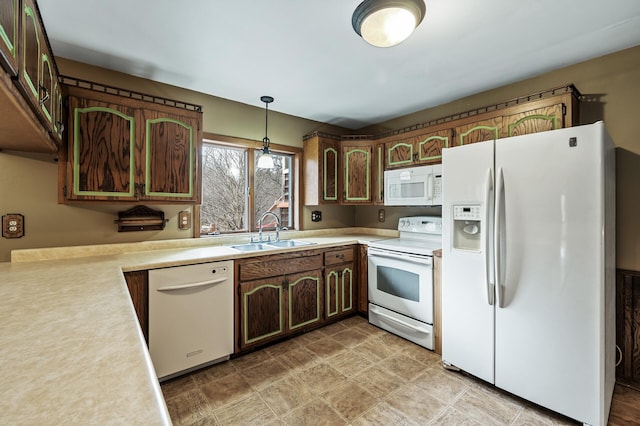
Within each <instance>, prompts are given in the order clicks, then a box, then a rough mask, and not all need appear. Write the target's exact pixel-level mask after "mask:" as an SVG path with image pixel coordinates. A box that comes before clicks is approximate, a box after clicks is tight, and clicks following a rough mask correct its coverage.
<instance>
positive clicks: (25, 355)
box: [0, 228, 397, 425]
mask: <svg viewBox="0 0 640 426" xmlns="http://www.w3.org/2000/svg"><path fill="white" fill-rule="evenodd" d="M396 235H397V234H396V231H388V230H376V229H370V230H368V229H361V228H347V229H337V230H323V231H301V232H295V231H291V232H288V233H286V234H285V235H283V239H285V238H296V239H303V240H308V241H312V242H314V243H316V245H313V246H304V247H301V248H297V249H295V248H294V249H274V250H268V251H264V252H252V253H240V252H238V251H237V250H234V249H231V248H229V247H224V246H220V245H219V244H229V243H231V242H234V239H230V238H228V237H212V238H204V239H189V240H173V241H159V242H146V243H127V244H112V245H96V246H83V247H65V248H52V249H29V250H18V251H14V252H13V253H12V262H11V263H0V360H1V362H0V377H2V384H3V385H2V387H1V390H0V392H1V394H0V413H2V414H1V415H0V417H1V418H2V420H3V423H7V424H70V423H72V424H113V423H117V424H145V425H154V424H171V420H170V418H169V415H168V412H167V408H166V405H165V403H164V399H163V396H162V392H161V390H160V386H159V384H158V381H157V379H156V375H155V371H154V369H153V365H152V363H151V359H150V357H149V352H148V350H147V346H146V344H145V341H144V338H143V336H142V332H141V330H140V327H139V324H138V320H137V317H136V314H135V311H134V309H133V304H132V303H131V299H130V297H129V292H128V290H127V286H126V282H125V280H124V276H123V274H122V272H123V271H133V270H144V269H153V268H159V267H167V266H178V265H186V264H193V263H203V262H209V261H217V260H226V259H235V258H242V257H252V256H256V255H261V254H265V255H266V254H275V253H281V252H283V251H291V250H303V249H309V248H323V247H332V246H335V245H344V244H354V243H367V242H368V241H372V240H375V239H381V238H387V237H394V236H396ZM238 238H241V239H242V242H245V240H246V239H247V236H246V235H245V236H244V237H235V241H238Z"/></svg>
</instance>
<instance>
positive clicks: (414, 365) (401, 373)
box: [378, 353, 428, 381]
mask: <svg viewBox="0 0 640 426" xmlns="http://www.w3.org/2000/svg"><path fill="white" fill-rule="evenodd" d="M378 365H379V366H380V367H381V368H385V369H387V371H389V372H390V373H393V374H395V375H396V376H398V377H400V378H401V379H403V380H406V381H410V380H412V379H415V378H417V377H418V376H420V375H422V374H423V373H424V372H425V371H426V370H427V368H428V367H426V366H425V365H424V364H422V363H420V362H418V361H416V360H415V359H413V358H409V357H408V356H406V355H403V354H401V353H396V354H395V355H392V356H390V357H389V358H387V359H384V360H382V361H380V363H378Z"/></svg>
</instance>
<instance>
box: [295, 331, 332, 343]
mask: <svg viewBox="0 0 640 426" xmlns="http://www.w3.org/2000/svg"><path fill="white" fill-rule="evenodd" d="M322 330H323V329H322V328H319V329H317V330H313V331H310V332H308V333H304V334H301V335H299V336H297V337H296V340H298V342H300V344H307V343H313V342H316V341H318V340H320V339H324V338H325V337H327V334H325V333H324V332H323V331H322Z"/></svg>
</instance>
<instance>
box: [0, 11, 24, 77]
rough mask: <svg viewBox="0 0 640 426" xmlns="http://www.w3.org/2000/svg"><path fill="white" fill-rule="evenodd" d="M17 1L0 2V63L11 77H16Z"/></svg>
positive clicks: (18, 16) (18, 13) (18, 17)
mask: <svg viewBox="0 0 640 426" xmlns="http://www.w3.org/2000/svg"><path fill="white" fill-rule="evenodd" d="M19 7H20V2H19V1H18V0H3V1H0V63H1V64H2V67H3V68H4V69H5V70H6V71H7V72H8V73H9V74H10V75H11V76H12V77H15V76H17V75H18V28H19V27H20V26H19V25H18V23H19V19H20V16H21V15H20V9H19Z"/></svg>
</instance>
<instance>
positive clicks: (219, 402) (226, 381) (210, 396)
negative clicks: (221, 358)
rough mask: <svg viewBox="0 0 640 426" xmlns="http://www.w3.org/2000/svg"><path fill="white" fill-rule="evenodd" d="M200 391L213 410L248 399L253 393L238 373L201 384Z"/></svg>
mask: <svg viewBox="0 0 640 426" xmlns="http://www.w3.org/2000/svg"><path fill="white" fill-rule="evenodd" d="M200 389H201V390H202V393H203V394H204V395H205V396H206V398H207V400H208V401H209V405H211V407H213V408H214V409H215V408H219V407H222V406H224V405H227V404H230V403H232V402H235V401H239V400H241V399H245V398H248V397H249V396H250V395H251V393H252V392H253V390H252V389H251V386H250V385H249V383H247V381H246V380H245V379H244V378H243V377H242V376H241V375H240V374H239V373H233V374H229V375H227V376H224V377H222V378H220V379H218V380H214V381H211V382H209V383H206V384H203V385H201V386H200Z"/></svg>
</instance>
